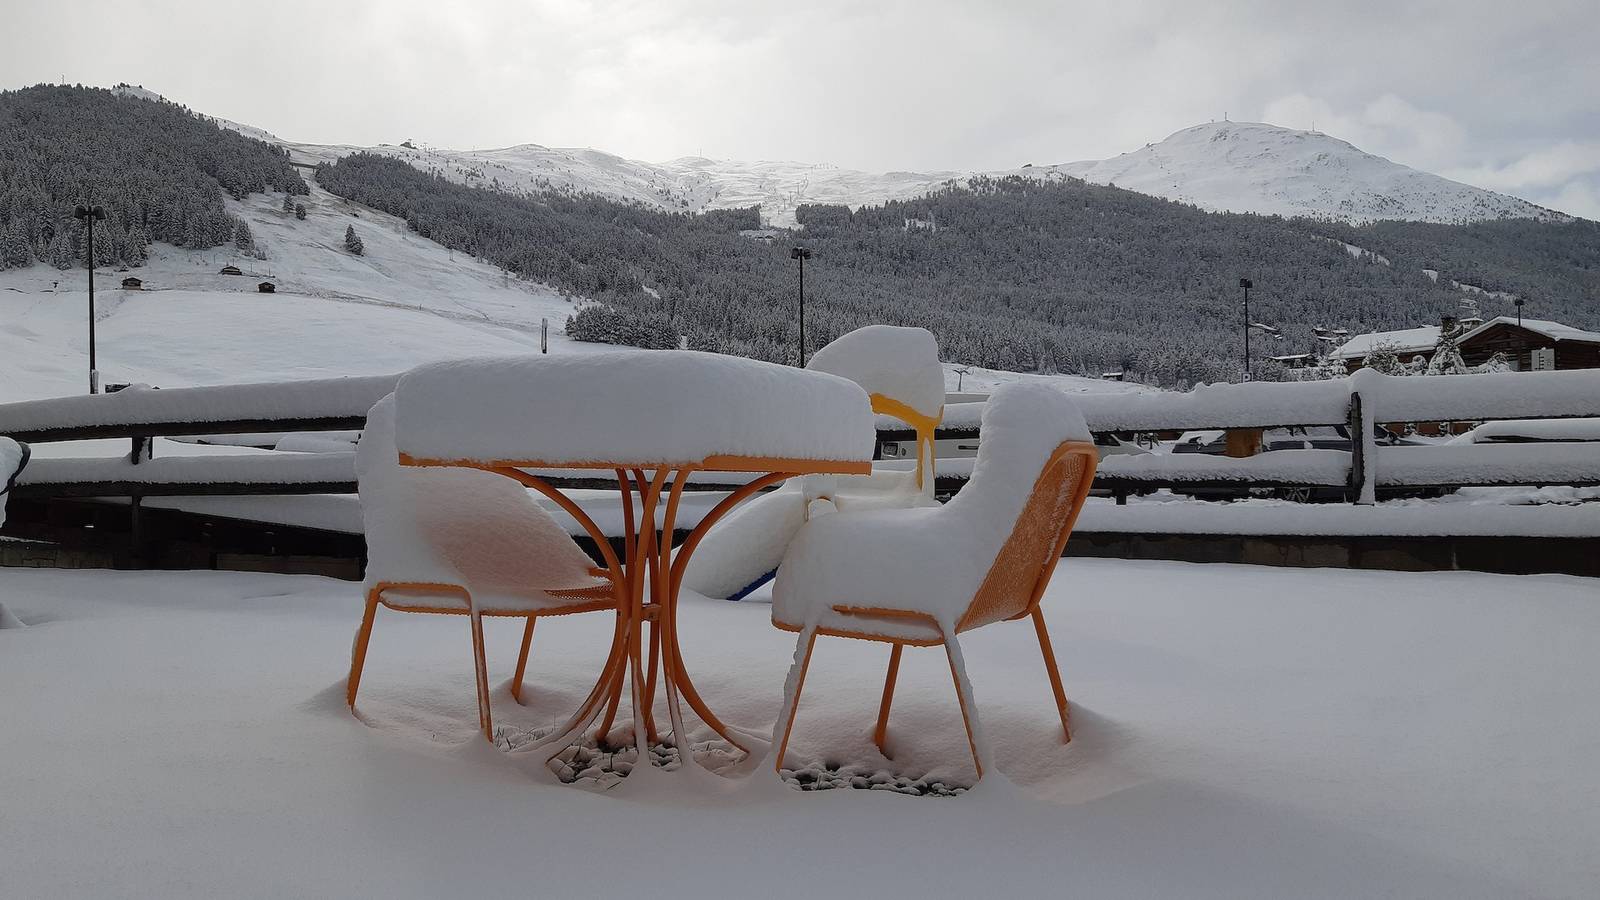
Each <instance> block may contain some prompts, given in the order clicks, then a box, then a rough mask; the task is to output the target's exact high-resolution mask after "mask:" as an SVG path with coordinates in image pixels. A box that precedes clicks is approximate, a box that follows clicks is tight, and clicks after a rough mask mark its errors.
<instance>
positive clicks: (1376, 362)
mask: <svg viewBox="0 0 1600 900" xmlns="http://www.w3.org/2000/svg"><path fill="white" fill-rule="evenodd" d="M1361 365H1362V367H1363V368H1367V369H1372V370H1374V371H1377V372H1380V373H1382V374H1384V375H1410V374H1411V369H1410V368H1408V367H1407V366H1406V364H1405V363H1403V362H1401V361H1400V354H1399V353H1398V352H1396V349H1395V346H1394V345H1393V344H1378V345H1376V346H1374V347H1373V348H1372V350H1371V351H1369V352H1368V353H1367V358H1366V360H1364V361H1363V362H1362V364H1361Z"/></svg>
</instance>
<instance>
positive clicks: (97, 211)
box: [72, 206, 106, 394]
mask: <svg viewBox="0 0 1600 900" xmlns="http://www.w3.org/2000/svg"><path fill="white" fill-rule="evenodd" d="M72 217H73V218H75V219H77V220H79V221H81V222H83V223H84V224H86V225H88V226H89V393H91V394H98V393H100V370H99V369H98V368H97V367H96V366H95V359H94V223H96V222H100V221H103V220H104V219H105V217H106V211H105V208H104V207H101V206H79V207H77V208H76V209H74V210H73V211H72Z"/></svg>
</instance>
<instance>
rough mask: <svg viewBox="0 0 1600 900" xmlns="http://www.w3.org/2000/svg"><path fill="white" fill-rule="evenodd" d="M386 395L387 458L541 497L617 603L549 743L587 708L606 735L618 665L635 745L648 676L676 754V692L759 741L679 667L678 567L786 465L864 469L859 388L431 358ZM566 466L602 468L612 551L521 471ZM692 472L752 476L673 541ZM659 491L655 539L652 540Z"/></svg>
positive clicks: (661, 368)
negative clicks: (612, 492) (489, 479)
mask: <svg viewBox="0 0 1600 900" xmlns="http://www.w3.org/2000/svg"><path fill="white" fill-rule="evenodd" d="M395 402H396V444H397V447H398V449H399V452H400V459H401V462H402V463H404V464H406V465H414V466H466V467H470V468H478V469H485V470H488V471H492V472H497V473H500V474H502V475H505V476H507V477H509V478H514V479H516V480H517V481H519V482H521V483H523V484H525V485H527V486H528V487H530V488H533V489H534V490H537V491H539V492H540V493H542V494H544V495H545V496H547V497H549V498H550V499H551V500H553V501H555V502H556V503H557V504H558V505H560V506H561V508H562V509H564V510H566V512H567V513H569V514H570V515H571V516H572V517H573V518H574V519H576V520H577V521H578V522H579V523H580V524H581V525H582V526H583V528H584V530H585V531H587V532H588V534H589V535H590V536H591V537H592V538H593V539H594V541H595V544H596V546H598V547H599V549H600V552H601V554H602V555H603V556H604V559H605V568H606V571H607V573H608V575H609V577H610V578H611V580H612V582H613V583H614V584H615V585H616V586H617V587H618V589H619V590H620V591H621V592H622V596H623V597H624V598H625V602H624V603H623V604H622V605H621V607H620V612H619V618H618V624H617V629H616V632H615V637H614V639H613V643H612V648H611V653H610V655H609V656H608V657H607V661H606V665H605V668H604V669H603V671H602V672H601V675H600V678H599V680H598V681H597V682H596V684H595V687H594V689H593V690H592V691H591V692H590V694H589V697H588V698H587V699H586V700H585V702H584V704H583V706H582V707H581V708H580V709H579V710H578V711H577V712H576V713H575V714H574V715H573V717H572V718H571V719H570V720H569V721H568V723H567V725H566V726H565V728H563V729H562V730H561V731H560V732H558V733H557V734H556V735H554V736H553V737H554V738H561V739H570V738H571V737H574V736H576V735H577V734H580V733H582V732H583V731H585V730H587V728H588V727H589V725H590V724H591V723H593V721H594V720H595V719H596V718H597V717H599V716H600V715H601V710H602V709H604V711H605V713H604V719H603V720H602V721H601V724H600V728H599V730H598V732H597V734H598V735H601V736H603V735H604V734H605V733H606V732H607V731H609V729H610V727H611V724H612V722H613V721H614V717H615V716H616V712H617V708H618V706H619V705H620V701H621V697H622V688H623V680H624V677H625V675H629V674H630V673H631V679H630V680H631V684H632V700H633V708H634V731H635V740H636V741H644V740H646V739H648V740H650V741H654V740H656V738H657V732H656V726H655V721H654V716H653V714H652V708H653V705H654V704H653V700H654V696H655V687H656V682H657V673H658V671H659V673H660V681H661V683H662V685H663V687H664V690H665V692H666V696H667V709H668V711H669V714H670V715H671V717H672V732H673V739H674V742H675V743H676V744H677V746H678V750H679V753H680V755H681V756H680V758H682V759H685V760H687V759H689V758H690V757H689V754H688V743H687V740H686V738H685V731H684V728H683V720H682V711H681V706H680V702H679V697H680V695H681V697H682V698H683V700H686V701H687V702H688V704H689V706H690V707H691V708H693V710H694V711H695V713H697V714H698V715H699V716H700V718H701V719H702V720H704V721H705V723H706V724H707V725H708V726H710V727H711V728H712V729H713V730H715V731H716V732H717V733H718V734H720V735H721V736H722V737H723V738H724V739H725V740H727V741H728V742H729V743H731V744H733V745H734V746H735V747H737V748H739V749H740V750H743V751H749V750H750V749H751V746H752V744H753V742H755V741H757V740H759V738H757V737H756V736H755V735H753V734H745V733H743V732H740V731H737V730H735V729H731V728H729V727H728V726H727V725H726V724H724V723H723V722H722V721H721V720H720V719H718V718H717V716H716V715H715V714H714V713H712V711H711V709H710V708H709V707H708V706H707V705H706V703H705V701H704V700H703V699H702V698H701V696H700V694H699V692H698V691H697V690H696V689H695V686H694V683H693V681H692V680H691V679H690V678H689V674H688V672H687V671H686V669H685V667H684V662H683V655H682V652H681V651H680V648H679V644H678V639H677V598H678V592H679V588H680V586H681V584H682V581H683V573H684V570H685V568H686V566H687V563H688V560H689V558H690V555H691V554H692V553H693V552H694V549H695V547H696V546H697V545H698V544H699V543H700V540H701V538H702V537H704V536H705V533H706V532H707V531H708V530H709V529H710V528H711V527H712V525H714V524H715V523H716V522H717V521H718V520H719V519H721V518H722V516H723V515H724V514H726V513H727V512H729V511H730V510H732V509H733V508H734V507H735V506H737V505H738V504H739V503H741V502H743V501H744V500H746V499H748V498H749V497H750V496H752V495H753V494H755V493H756V492H758V491H761V490H763V489H765V488H767V487H769V486H771V485H773V484H776V483H778V482H780V481H783V480H784V479H786V478H790V477H793V476H796V475H805V474H819V473H835V474H851V475H864V474H867V473H869V472H870V471H871V459H872V450H873V443H874V440H875V433H874V430H873V419H872V412H871V408H870V403H869V401H868V398H867V394H866V392H865V391H863V390H862V389H861V388H860V387H859V386H858V385H856V384H854V383H853V382H850V381H847V380H845V379H843V378H839V377H836V376H833V375H826V374H823V373H819V372H812V371H807V370H804V369H794V368H789V367H785V366H777V365H772V364H769V363H762V362H757V361H755V360H748V359H740V358H737V357H729V356H718V355H715V354H708V353H696V352H687V351H665V352H649V353H637V354H627V355H620V354H605V355H603V356H602V355H595V356H570V357H549V356H530V357H506V358H497V359H477V360H462V361H455V362H447V363H436V364H432V365H427V366H422V367H420V368H417V369H413V370H412V371H410V372H408V373H406V374H405V375H404V376H402V377H401V379H400V382H399V385H398V387H397V388H396V390H395ZM573 468H577V469H599V470H610V471H612V472H614V473H615V475H616V479H617V484H618V487H619V492H620V494H621V499H622V515H623V523H624V525H623V531H624V541H623V544H624V546H623V552H622V554H621V556H620V557H619V556H618V555H617V553H616V552H615V551H614V549H613V548H612V545H611V542H610V541H609V540H607V538H606V535H605V534H604V533H603V532H602V531H601V529H600V528H599V527H598V526H597V525H596V524H595V522H594V520H593V519H592V518H590V517H589V515H588V514H587V513H585V512H584V511H583V509H581V508H580V507H579V506H578V505H577V504H576V503H574V502H573V501H572V500H571V499H570V498H569V497H567V496H566V495H565V494H564V493H562V491H561V490H559V489H558V488H556V487H554V486H552V485H551V484H550V483H549V482H547V481H546V480H545V479H544V478H542V477H540V476H539V475H537V474H535V473H533V472H529V471H527V470H529V469H573ZM696 471H711V472H745V473H753V474H755V476H756V477H754V478H752V479H751V480H750V481H748V482H747V483H745V484H744V485H742V486H740V487H739V488H738V489H737V490H735V491H733V492H732V493H730V494H729V495H728V497H727V498H725V499H724V500H722V502H720V503H718V504H717V505H716V506H715V507H714V508H713V509H712V510H711V511H710V512H709V513H708V514H706V515H705V516H704V517H703V518H701V520H700V521H699V523H698V524H697V525H696V526H695V527H694V529H693V530H692V531H691V532H690V533H689V536H688V537H687V538H686V539H685V541H684V542H683V544H682V545H681V546H679V547H676V548H674V547H673V546H672V545H671V538H670V536H671V535H672V534H673V523H674V521H675V519H676V517H677V513H678V507H679V501H680V499H681V497H682V493H683V490H684V487H685V482H686V481H687V480H688V476H689V474H690V473H692V472H696ZM636 494H637V496H638V507H637V510H636V508H635V500H634V497H635V495H636ZM663 498H665V508H664V510H663V511H662V513H661V517H660V521H661V528H660V534H661V535H662V536H665V538H664V539H658V537H657V530H656V528H655V527H654V524H655V522H656V521H657V518H658V517H657V511H658V509H659V508H660V507H661V505H662V501H663ZM636 513H637V515H636ZM646 623H650V626H651V627H650V628H649V629H648V632H647V630H646V629H645V628H644V626H645V624H646ZM646 657H648V661H647V660H646ZM646 672H648V674H646Z"/></svg>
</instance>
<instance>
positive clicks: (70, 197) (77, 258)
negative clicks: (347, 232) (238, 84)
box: [0, 85, 310, 269]
mask: <svg viewBox="0 0 1600 900" xmlns="http://www.w3.org/2000/svg"><path fill="white" fill-rule="evenodd" d="M268 190H270V191H282V192H284V193H285V194H295V195H301V194H309V193H310V191H309V190H308V189H307V187H306V184H305V181H304V180H302V179H301V178H300V176H299V174H298V173H296V172H295V170H294V167H293V166H291V165H290V164H289V159H288V156H287V154H286V153H285V152H284V151H283V150H282V149H281V148H278V147H274V146H272V145H270V144H267V143H265V142H263V141H258V140H255V139H253V138H248V137H245V136H243V135H240V134H238V133H236V132H233V131H228V130H226V129H223V128H220V127H218V126H217V125H216V124H215V123H213V122H211V121H210V120H208V119H204V118H201V117H199V116H197V115H195V114H194V113H192V112H190V111H189V110H187V109H185V108H184V107H182V106H179V105H177V104H174V103H168V102H165V101H155V100H147V99H141V98H136V97H131V96H124V95H123V94H121V93H119V92H116V91H111V90H105V89H103V88H85V87H68V86H58V85H39V86H37V87H31V88H25V89H22V90H16V91H5V92H0V269H7V268H12V267H20V266H27V265H31V264H32V263H33V262H34V261H36V260H37V261H42V262H45V263H48V264H50V265H54V266H56V267H58V268H62V269H65V268H70V267H72V266H74V265H80V264H82V263H83V262H84V261H85V253H86V247H85V244H86V241H85V240H84V238H85V234H84V231H85V229H84V226H83V224H82V223H81V222H79V221H78V220H77V219H75V218H73V215H72V211H73V209H74V207H76V206H77V205H79V204H85V205H90V204H99V205H101V206H103V207H104V208H105V211H106V219H105V221H104V222H100V223H96V225H95V236H94V252H95V264H96V265H100V266H114V265H130V266H137V265H139V264H141V263H143V262H144V260H145V258H146V254H147V248H148V246H149V244H150V242H151V241H165V242H167V243H170V244H174V245H177V246H181V247H189V248H193V249H202V248H206V247H215V246H218V245H221V244H228V243H233V244H236V245H237V246H239V247H241V248H242V249H250V247H251V244H252V239H251V236H250V231H249V228H248V227H246V226H245V224H244V223H243V222H242V221H240V220H238V219H236V218H235V217H233V216H231V215H229V214H228V212H227V210H226V208H225V207H224V204H223V193H224V192H226V193H227V194H228V195H230V196H232V197H234V198H236V199H242V198H244V196H245V195H247V194H251V193H257V192H261V191H268Z"/></svg>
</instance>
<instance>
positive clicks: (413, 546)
mask: <svg viewBox="0 0 1600 900" xmlns="http://www.w3.org/2000/svg"><path fill="white" fill-rule="evenodd" d="M394 428H395V403H394V397H393V395H390V396H388V397H385V398H384V399H383V400H380V401H379V402H378V404H377V405H376V406H374V407H373V408H372V411H371V412H370V413H369V414H368V416H367V427H366V430H365V431H364V432H363V434H362V437H361V442H360V444H359V445H358V446H357V449H356V473H357V478H358V483H359V487H360V491H361V514H362V520H363V523H364V526H365V530H366V540H367V570H366V579H365V585H364V586H365V589H366V611H365V613H364V615H363V617H362V621H361V628H360V630H359V631H358V632H357V633H356V642H355V647H354V651H353V653H352V654H351V661H350V680H349V683H348V686H347V690H346V699H347V701H348V702H349V704H350V706H351V707H352V708H353V707H354V706H355V701H356V690H357V688H358V687H359V686H360V683H361V669H362V666H363V664H364V663H365V661H366V655H367V644H368V642H369V641H370V639H371V637H372V623H373V618H374V616H375V615H376V612H377V607H378V605H379V604H382V605H383V606H387V607H389V608H390V609H394V610H398V611H401V612H422V613H442V614H447V615H468V616H470V617H471V619H472V649H473V657H474V663H475V671H476V673H477V681H478V711H479V721H480V724H481V725H482V726H483V731H484V736H485V737H490V738H491V739H492V734H493V732H492V727H493V726H492V721H491V718H490V714H489V686H488V668H487V664H486V662H485V660H484V650H483V625H482V621H481V617H482V616H519V617H524V618H526V619H527V620H528V621H527V625H526V626H525V627H524V630H523V635H522V649H521V652H520V654H519V655H518V658H517V669H516V675H515V676H514V678H513V680H512V687H511V690H512V694H513V695H515V696H516V697H517V698H518V699H519V700H520V699H521V693H522V679H523V675H524V673H525V672H526V670H527V663H528V648H529V645H530V644H531V642H532V639H533V625H534V621H535V619H536V617H538V616H555V615H566V614H569V613H579V612H589V611H594V610H605V609H615V608H616V606H617V597H616V592H615V590H614V588H613V586H612V583H611V581H610V580H609V579H607V578H605V577H603V576H602V574H601V573H600V571H599V570H597V569H595V568H594V567H593V565H592V563H591V562H590V560H589V557H588V556H587V555H585V554H584V552H583V551H582V550H581V549H580V548H579V547H578V545H577V544H575V543H573V541H572V538H571V537H569V536H568V535H567V533H566V532H565V531H564V530H563V529H562V528H561V526H560V524H558V523H557V522H556V521H555V519H554V518H553V517H551V515H550V513H548V512H546V511H545V509H544V508H543V507H541V506H539V504H538V503H536V502H535V501H534V500H533V498H531V497H530V496H529V495H528V492H527V490H526V489H524V488H523V487H522V486H521V485H520V484H518V483H516V482H515V481H512V480H511V479H509V478H506V477H504V476H501V475H495V474H492V473H489V472H481V471H475V470H471V469H456V468H408V467H404V466H401V465H400V462H399V454H398V452H397V451H396V449H395V441H394V433H395V432H394Z"/></svg>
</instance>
